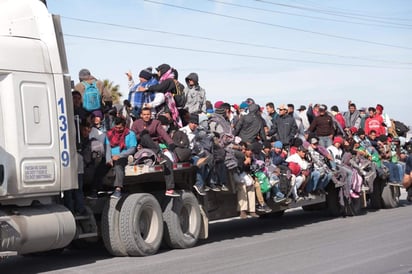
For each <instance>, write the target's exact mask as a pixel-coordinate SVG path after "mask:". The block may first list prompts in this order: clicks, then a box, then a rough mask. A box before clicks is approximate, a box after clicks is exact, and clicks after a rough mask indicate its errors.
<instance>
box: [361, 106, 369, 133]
mask: <svg viewBox="0 0 412 274" xmlns="http://www.w3.org/2000/svg"><path fill="white" fill-rule="evenodd" d="M366 111H367V109H366V108H365V107H361V108H360V109H359V116H360V118H361V121H360V125H359V128H362V129H365V121H366V119H367V118H368V117H369V115H368V113H367V112H366Z"/></svg>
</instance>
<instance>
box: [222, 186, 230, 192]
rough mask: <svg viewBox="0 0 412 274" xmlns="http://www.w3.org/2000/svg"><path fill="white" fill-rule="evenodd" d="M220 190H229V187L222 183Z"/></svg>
mask: <svg viewBox="0 0 412 274" xmlns="http://www.w3.org/2000/svg"><path fill="white" fill-rule="evenodd" d="M220 189H221V190H222V191H229V189H228V188H227V186H225V185H222V187H221V188H220Z"/></svg>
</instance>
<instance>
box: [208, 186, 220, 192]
mask: <svg viewBox="0 0 412 274" xmlns="http://www.w3.org/2000/svg"><path fill="white" fill-rule="evenodd" d="M210 190H212V191H216V192H219V191H220V188H218V187H217V186H211V187H210Z"/></svg>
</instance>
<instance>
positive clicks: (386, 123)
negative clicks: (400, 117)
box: [376, 104, 392, 134]
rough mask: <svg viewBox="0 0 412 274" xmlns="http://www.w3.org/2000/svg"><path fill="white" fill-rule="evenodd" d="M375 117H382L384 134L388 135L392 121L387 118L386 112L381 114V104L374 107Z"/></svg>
mask: <svg viewBox="0 0 412 274" xmlns="http://www.w3.org/2000/svg"><path fill="white" fill-rule="evenodd" d="M376 115H379V116H381V117H382V121H383V126H384V127H385V134H388V131H389V128H390V127H391V126H392V121H391V119H390V118H389V115H388V114H387V113H386V112H383V106H382V105H381V104H377V105H376Z"/></svg>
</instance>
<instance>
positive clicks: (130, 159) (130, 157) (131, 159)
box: [127, 155, 134, 166]
mask: <svg viewBox="0 0 412 274" xmlns="http://www.w3.org/2000/svg"><path fill="white" fill-rule="evenodd" d="M133 162H134V157H133V155H129V156H128V157H127V164H128V165H129V166H132V165H133Z"/></svg>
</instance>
